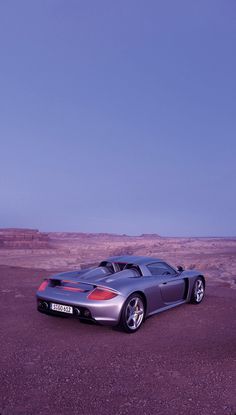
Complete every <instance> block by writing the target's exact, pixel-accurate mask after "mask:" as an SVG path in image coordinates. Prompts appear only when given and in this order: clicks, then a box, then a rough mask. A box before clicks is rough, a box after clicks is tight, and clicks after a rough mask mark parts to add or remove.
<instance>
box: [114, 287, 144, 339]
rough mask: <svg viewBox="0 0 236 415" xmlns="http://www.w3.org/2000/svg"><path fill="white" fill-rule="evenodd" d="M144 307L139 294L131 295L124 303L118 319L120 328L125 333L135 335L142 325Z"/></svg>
mask: <svg viewBox="0 0 236 415" xmlns="http://www.w3.org/2000/svg"><path fill="white" fill-rule="evenodd" d="M144 315H145V306H144V301H143V298H142V297H141V295H140V294H135V293H134V294H131V295H130V296H129V297H128V298H127V300H126V301H125V303H124V305H123V308H122V312H121V319H120V326H121V327H122V329H123V330H124V331H126V333H135V332H136V331H137V330H138V329H139V328H140V327H141V325H142V322H143V320H144Z"/></svg>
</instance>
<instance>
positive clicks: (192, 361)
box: [0, 229, 236, 415]
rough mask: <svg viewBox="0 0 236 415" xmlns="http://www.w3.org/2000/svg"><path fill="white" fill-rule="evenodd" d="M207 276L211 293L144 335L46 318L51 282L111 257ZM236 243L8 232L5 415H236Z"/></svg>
mask: <svg viewBox="0 0 236 415" xmlns="http://www.w3.org/2000/svg"><path fill="white" fill-rule="evenodd" d="M121 254H137V255H150V256H156V257H158V258H163V259H165V260H166V261H168V262H170V263H171V264H173V265H182V266H184V267H185V268H191V269H192V268H197V269H199V270H201V272H202V273H204V275H205V276H206V281H207V291H206V297H205V299H204V301H203V302H202V303H201V304H200V305H198V306H194V305H189V304H186V305H183V306H181V307H177V308H176V309H174V310H170V311H167V312H165V313H162V314H159V315H157V316H154V317H152V318H150V319H148V320H147V321H146V322H145V324H144V325H143V327H142V328H141V329H140V330H139V331H138V332H137V333H135V334H132V335H127V334H125V333H123V332H121V331H119V330H118V329H114V328H113V329H112V328H109V327H101V326H96V325H88V324H81V323H79V322H78V321H77V320H73V319H64V318H55V317H49V316H45V315H42V314H40V313H38V312H37V311H36V303H35V291H36V288H37V286H38V285H39V282H40V281H41V280H42V278H43V277H46V276H48V275H50V274H51V273H55V272H57V271H62V270H71V269H80V268H84V267H86V266H88V265H93V264H94V265H95V264H97V263H98V262H99V261H100V260H102V259H104V258H106V257H108V256H110V255H121ZM235 288H236V238H177V237H175V238H174V237H173V238H164V237H161V236H159V235H155V234H154V235H141V236H136V237H134V236H132V237H131V236H127V235H110V234H83V233H41V232H39V231H37V230H27V229H21V230H19V229H2V230H0V297H1V301H0V314H1V328H0V330H1V333H0V345H1V355H0V359H1V366H0V367H1V369H0V414H1V415H34V414H37V415H41V414H51V415H54V414H55V415H56V414H58V415H64V414H65V415H67V414H70V415H77V414H79V415H80V414H81V415H90V414H92V415H93V414H105V415H106V414H109V415H110V414H112V415H113V414H114V415H122V414H133V413H135V414H137V415H139V414H140V415H141V414H142V415H145V414H146V415H152V414H153V415H172V414H177V415H182V414H183V415H185V414H186V415H187V414H188V415H196V414H201V415H211V414H214V415H235V414H236V394H235V389H236V319H235V315H236V301H235V300H236V290H235Z"/></svg>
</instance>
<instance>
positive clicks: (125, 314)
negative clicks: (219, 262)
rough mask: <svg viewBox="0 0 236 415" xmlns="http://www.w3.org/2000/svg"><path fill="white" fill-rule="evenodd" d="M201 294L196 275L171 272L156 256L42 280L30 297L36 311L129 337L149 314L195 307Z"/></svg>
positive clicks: (113, 262) (111, 261)
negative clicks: (115, 328) (189, 305)
mask: <svg viewBox="0 0 236 415" xmlns="http://www.w3.org/2000/svg"><path fill="white" fill-rule="evenodd" d="M204 292H205V278H204V276H203V275H202V274H201V273H200V272H198V271H193V270H191V271H185V270H183V268H182V267H178V268H177V269H175V268H174V267H173V266H171V265H169V264H167V263H166V262H165V261H162V260H161V259H157V258H150V257H141V256H115V257H111V258H108V259H107V260H105V261H102V262H101V263H100V265H99V266H98V267H96V268H89V269H84V270H82V271H73V272H65V273H61V274H57V275H53V276H51V277H49V278H47V279H45V280H44V281H43V282H42V283H41V285H40V287H39V288H38V291H37V294H36V296H37V307H38V311H40V312H42V313H46V314H54V315H61V316H62V315H64V316H74V317H78V318H79V319H80V320H90V321H94V322H98V323H101V324H103V325H105V324H107V325H113V326H114V325H120V326H121V327H122V328H123V329H124V330H125V331H126V332H128V333H134V332H135V331H137V330H138V329H139V327H140V326H141V324H142V322H143V321H144V319H145V318H147V317H149V316H151V315H153V314H156V313H159V312H161V311H164V310H168V309H169V308H172V307H176V306H177V305H180V304H183V303H188V302H191V303H193V304H199V303H200V302H201V301H202V299H203V297H204Z"/></svg>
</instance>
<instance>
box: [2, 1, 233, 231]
mask: <svg viewBox="0 0 236 415" xmlns="http://www.w3.org/2000/svg"><path fill="white" fill-rule="evenodd" d="M235 212H236V3H235V1H234V0H226V1H225V0H221V1H219V0H198V1H194V0H192V1H191V0H179V1H176V0H160V1H159V0H149V1H140V0H120V1H111V0H99V1H97V0H90V1H80V0H69V1H68V0H40V1H32V0H21V1H18V0H2V1H1V2H0V227H33V228H39V229H41V230H45V231H63V230H64V231H84V232H116V233H128V234H140V233H159V234H161V235H180V236H181V235H193V236H197V235H202V236H207V235H212V236H213V235H218V236H227V235H228V236H235V235H236V220H235V216H236V214H235Z"/></svg>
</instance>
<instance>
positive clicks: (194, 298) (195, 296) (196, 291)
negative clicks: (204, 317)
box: [190, 277, 205, 304]
mask: <svg viewBox="0 0 236 415" xmlns="http://www.w3.org/2000/svg"><path fill="white" fill-rule="evenodd" d="M204 294H205V286H204V282H203V279H202V278H200V277H199V278H197V279H196V281H195V283H194V286H193V291H192V295H191V299H190V302H191V303H192V304H200V303H201V301H202V300H203V297H204Z"/></svg>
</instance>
